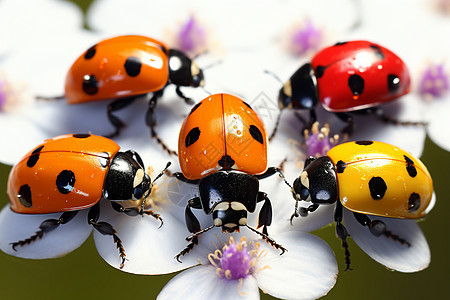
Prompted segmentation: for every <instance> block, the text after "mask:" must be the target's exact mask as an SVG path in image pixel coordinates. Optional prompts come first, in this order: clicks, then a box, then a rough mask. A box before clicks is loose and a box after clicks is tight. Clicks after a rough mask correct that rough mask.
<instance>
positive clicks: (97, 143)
mask: <svg viewBox="0 0 450 300" xmlns="http://www.w3.org/2000/svg"><path fill="white" fill-rule="evenodd" d="M119 149H120V147H119V145H117V144H116V143H115V142H113V141H112V140H110V139H108V138H105V137H101V136H96V135H90V134H70V135H62V136H58V137H54V138H52V139H48V140H46V141H45V142H44V143H43V144H41V145H38V146H37V147H36V148H34V149H33V150H32V151H30V152H28V153H27V154H26V155H25V156H24V157H23V158H22V160H21V161H20V162H19V163H18V164H16V165H15V166H14V167H13V168H12V170H11V172H10V174H9V178H8V187H7V193H8V196H9V200H10V204H11V209H12V210H13V211H14V212H16V213H20V214H48V213H57V212H62V214H61V217H60V218H59V219H57V220H56V219H48V220H45V221H44V222H42V223H41V225H40V226H39V231H37V232H36V234H35V235H33V236H31V237H29V238H27V239H24V240H21V241H17V242H14V243H11V244H12V247H13V249H14V250H16V247H18V246H25V245H26V244H30V243H32V242H34V241H35V240H36V239H37V238H42V236H43V235H44V234H47V233H48V232H50V231H52V230H54V229H55V228H57V227H58V226H59V225H61V224H66V223H68V222H69V221H70V220H72V219H73V217H75V215H76V214H77V213H78V211H79V210H82V209H86V208H89V214H88V220H87V221H88V223H89V224H90V225H92V226H93V227H94V228H95V229H96V230H98V231H99V232H100V233H102V234H104V235H111V236H113V238H114V242H115V243H116V244H117V248H118V249H119V254H120V257H121V258H122V264H121V267H123V263H124V262H125V250H124V248H123V246H122V242H121V240H120V239H119V237H118V236H117V235H116V231H115V230H114V228H113V227H112V225H111V224H109V223H106V222H98V218H99V216H100V207H99V201H100V199H102V198H105V199H106V200H110V201H111V205H112V207H113V208H114V210H116V211H118V212H121V213H125V214H127V215H130V216H135V215H138V214H141V215H143V214H148V215H151V216H153V217H155V218H156V219H158V220H160V221H161V218H160V216H159V215H158V214H156V213H154V212H153V211H152V210H146V209H144V206H145V200H146V198H147V197H148V196H149V195H150V193H151V191H152V187H153V182H152V181H151V179H150V176H149V175H148V174H146V173H145V170H144V163H143V162H142V159H141V157H140V156H139V154H137V153H136V152H134V151H132V150H128V151H126V152H119ZM161 174H162V173H161ZM161 174H160V175H158V176H157V177H156V178H155V180H156V179H157V178H159V177H160V176H161ZM161 222H162V221H161ZM161 224H162V223H161Z"/></svg>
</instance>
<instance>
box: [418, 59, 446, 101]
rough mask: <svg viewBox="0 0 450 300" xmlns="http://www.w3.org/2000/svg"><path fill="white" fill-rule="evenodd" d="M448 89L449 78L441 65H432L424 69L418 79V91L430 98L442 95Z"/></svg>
mask: <svg viewBox="0 0 450 300" xmlns="http://www.w3.org/2000/svg"><path fill="white" fill-rule="evenodd" d="M448 90H449V78H448V75H447V74H446V73H445V70H444V66H443V65H432V66H430V67H429V68H427V69H426V70H425V72H424V73H423V75H422V78H421V80H420V86H419V92H420V94H421V95H423V96H426V97H431V98H438V97H441V96H443V95H444V94H445V93H447V92H448Z"/></svg>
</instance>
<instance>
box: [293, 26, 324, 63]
mask: <svg viewBox="0 0 450 300" xmlns="http://www.w3.org/2000/svg"><path fill="white" fill-rule="evenodd" d="M321 38H322V34H321V32H320V31H319V30H318V29H317V28H316V27H314V25H313V24H312V22H311V21H309V20H307V21H306V22H305V25H304V26H303V27H302V28H300V29H297V30H295V31H294V33H293V34H292V36H291V50H292V51H293V52H294V53H295V54H297V55H302V54H304V53H305V52H307V51H309V50H317V48H318V47H319V44H320V41H321Z"/></svg>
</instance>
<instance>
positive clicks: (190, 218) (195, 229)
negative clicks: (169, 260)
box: [175, 197, 214, 263]
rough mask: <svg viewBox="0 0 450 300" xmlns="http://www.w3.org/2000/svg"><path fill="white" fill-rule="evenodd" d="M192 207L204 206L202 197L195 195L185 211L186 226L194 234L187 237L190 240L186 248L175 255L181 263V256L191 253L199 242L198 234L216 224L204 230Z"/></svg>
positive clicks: (199, 207)
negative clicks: (201, 200)
mask: <svg viewBox="0 0 450 300" xmlns="http://www.w3.org/2000/svg"><path fill="white" fill-rule="evenodd" d="M191 208H196V209H201V208H202V204H201V202H200V198H199V197H195V198H193V199H190V200H189V201H188V204H187V205H186V210H185V212H184V217H185V221H186V227H187V228H188V230H189V232H192V233H193V234H192V235H190V236H188V237H187V238H186V240H187V241H188V242H190V243H189V244H188V245H187V246H186V248H184V249H183V250H181V251H180V253H178V254H177V255H176V256H175V259H176V260H177V261H178V262H179V263H181V261H180V257H181V256H184V255H185V254H187V253H189V252H190V251H191V250H192V249H193V248H194V246H195V245H197V244H198V236H199V235H201V234H202V233H204V232H206V231H208V230H210V229H212V228H213V227H214V225H212V226H210V227H208V228H206V229H203V230H202V228H201V227H200V222H199V221H198V219H197V218H196V217H195V215H194V213H193V212H192V210H191Z"/></svg>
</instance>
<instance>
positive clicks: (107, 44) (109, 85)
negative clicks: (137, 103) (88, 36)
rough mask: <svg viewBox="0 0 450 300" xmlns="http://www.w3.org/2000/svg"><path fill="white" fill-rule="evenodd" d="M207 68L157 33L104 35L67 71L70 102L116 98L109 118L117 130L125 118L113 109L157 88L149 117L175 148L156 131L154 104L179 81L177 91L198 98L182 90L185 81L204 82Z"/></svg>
mask: <svg viewBox="0 0 450 300" xmlns="http://www.w3.org/2000/svg"><path fill="white" fill-rule="evenodd" d="M203 83H204V77H203V71H202V70H201V69H200V68H199V67H198V66H197V65H196V64H195V63H194V62H193V61H192V60H191V59H190V58H189V57H187V56H186V55H185V54H184V53H183V52H181V51H179V50H176V49H168V48H167V46H166V45H164V44H163V43H161V42H160V41H157V40H155V39H152V38H149V37H145V36H139V35H126V36H117V37H113V38H110V39H106V40H103V41H101V42H99V43H98V44H96V45H94V46H92V47H90V48H89V49H88V50H86V51H85V52H84V53H83V54H82V55H81V56H80V57H79V58H78V59H77V60H76V61H75V63H74V64H73V65H72V66H71V68H70V69H69V71H68V73H67V76H66V83H65V96H64V97H65V98H66V99H67V103H69V104H77V103H84V102H92V101H98V100H104V99H115V100H114V101H113V102H112V103H110V104H109V105H108V110H107V112H108V119H109V120H110V122H111V124H112V125H113V126H114V127H115V132H114V133H112V134H110V135H108V137H114V136H117V135H118V134H119V132H120V129H121V128H122V127H124V123H123V122H122V121H121V120H120V119H119V118H118V117H117V116H115V115H114V114H113V112H115V111H117V110H120V109H122V108H124V107H126V106H128V105H130V104H131V103H132V102H133V101H134V100H136V99H137V98H139V97H140V96H142V95H146V94H149V93H153V96H152V98H151V99H150V102H149V107H148V110H147V115H146V123H147V125H148V126H149V127H150V130H151V134H152V137H154V138H156V140H157V141H158V143H160V144H161V145H162V147H163V148H164V149H165V150H166V151H168V152H169V153H170V154H176V153H175V152H174V151H172V150H170V149H169V148H168V147H167V146H166V145H165V144H164V143H163V142H162V140H161V139H160V138H159V137H158V135H157V133H156V131H155V128H154V127H155V125H156V120H155V116H154V109H155V107H156V104H157V101H158V99H159V98H160V97H161V96H162V95H163V92H164V89H165V87H166V86H167V85H169V84H173V85H175V86H176V93H177V94H178V95H179V96H180V97H181V98H183V99H184V100H185V101H186V103H189V104H193V100H192V99H190V98H188V97H186V96H185V95H184V94H183V93H182V92H181V90H180V87H182V86H190V87H200V86H203Z"/></svg>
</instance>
